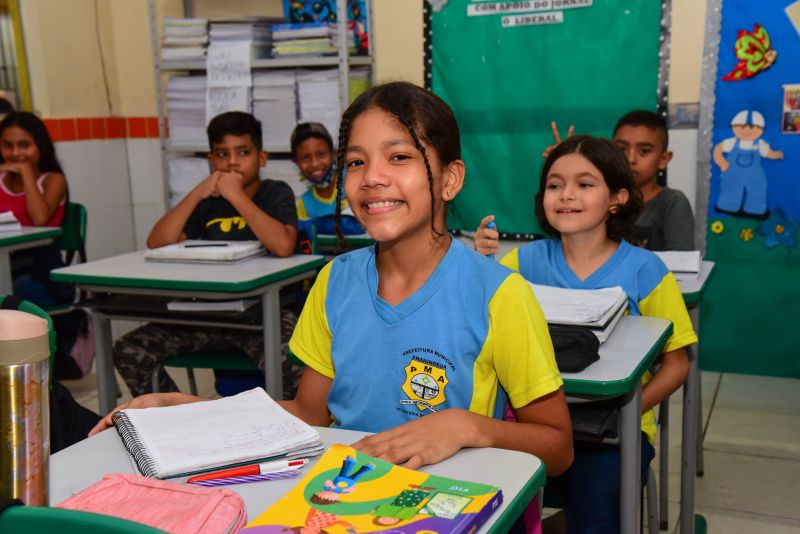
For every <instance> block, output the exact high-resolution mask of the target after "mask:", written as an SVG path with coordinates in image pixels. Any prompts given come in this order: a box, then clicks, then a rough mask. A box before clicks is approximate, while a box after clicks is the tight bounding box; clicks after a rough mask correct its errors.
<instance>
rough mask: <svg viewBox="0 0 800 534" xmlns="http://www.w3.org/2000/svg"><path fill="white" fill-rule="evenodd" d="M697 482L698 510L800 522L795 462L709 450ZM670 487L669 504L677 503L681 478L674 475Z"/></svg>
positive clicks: (798, 465)
mask: <svg viewBox="0 0 800 534" xmlns="http://www.w3.org/2000/svg"><path fill="white" fill-rule="evenodd" d="M670 471H672V469H670ZM694 480H695V507H696V508H697V509H698V510H702V509H705V508H717V509H721V510H725V511H726V513H727V511H731V512H736V513H745V514H757V515H763V516H772V517H774V518H779V519H781V520H784V521H785V520H792V521H800V507H798V506H797V495H800V462H798V461H796V460H783V459H776V458H765V457H762V456H755V455H752V454H732V453H727V452H719V451H713V450H706V452H705V476H703V477H702V478H695V479H694ZM669 484H670V490H669V491H670V501H678V500H679V498H680V477H679V476H678V475H677V474H673V473H671V474H670V480H669ZM710 532H725V531H724V530H716V529H715V530H710Z"/></svg>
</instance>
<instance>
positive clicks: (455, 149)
mask: <svg viewBox="0 0 800 534" xmlns="http://www.w3.org/2000/svg"><path fill="white" fill-rule="evenodd" d="M376 108H377V109H380V110H383V111H385V112H386V113H388V114H389V115H391V116H393V117H394V118H395V119H396V120H397V121H398V123H399V124H400V125H402V126H403V127H404V128H405V129H406V130H407V131H408V133H409V135H410V136H411V139H412V141H413V142H414V146H415V147H416V149H417V150H419V151H420V153H421V154H422V159H423V161H424V162H425V171H426V173H427V175H428V191H429V192H430V195H431V232H432V234H433V235H434V236H435V238H436V239H438V238H440V237H442V236H443V235H444V233H443V232H440V231H439V230H438V229H437V228H436V227H435V225H434V213H435V208H436V202H435V198H434V193H433V171H432V169H431V164H430V159H429V158H428V153H427V151H426V150H425V146H424V145H423V144H422V143H423V141H424V142H425V144H427V145H428V146H429V147H431V148H432V149H433V150H434V151H435V152H436V155H437V156H438V159H439V163H440V165H441V166H442V168H444V167H445V166H447V165H448V164H450V163H452V162H453V161H456V160H459V159H461V137H460V134H459V131H458V123H457V122H456V118H455V115H453V111H452V110H451V109H450V106H448V105H447V103H446V102H445V101H444V100H442V99H441V98H439V97H438V96H436V95H435V94H433V93H431V92H430V91H427V90H425V89H423V88H422V87H418V86H416V85H414V84H412V83H408V82H389V83H384V84H380V85H376V86H373V87H372V88H370V89H368V90H367V91H366V92H364V93H362V94H361V95H360V96H359V97H358V98H356V99H355V100H354V101H353V103H352V104H350V106H349V107H348V108H347V109H346V110H345V112H344V114H343V115H342V122H341V124H340V126H339V143H338V148H337V151H336V169H337V171H336V173H337V175H336V237H337V241H338V243H339V246H340V247H344V246H346V245H347V239H346V238H345V237H344V236H343V235H342V233H341V229H340V221H341V216H342V209H341V202H342V191H343V187H344V185H343V184H344V180H345V179H346V178H347V176H346V174H347V169H346V165H345V157H344V156H345V152H346V151H347V143H348V141H349V139H350V131H351V129H352V126H353V122H354V121H355V120H356V118H358V116H360V115H361V114H363V113H365V112H366V111H369V110H371V109H376Z"/></svg>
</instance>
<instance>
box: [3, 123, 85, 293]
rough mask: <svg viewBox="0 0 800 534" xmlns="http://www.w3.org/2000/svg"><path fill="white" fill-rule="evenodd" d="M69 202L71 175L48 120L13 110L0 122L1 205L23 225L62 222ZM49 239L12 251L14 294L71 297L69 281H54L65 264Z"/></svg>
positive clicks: (44, 224) (71, 291)
mask: <svg viewBox="0 0 800 534" xmlns="http://www.w3.org/2000/svg"><path fill="white" fill-rule="evenodd" d="M66 202H67V180H66V178H65V177H64V171H63V170H62V169H61V165H60V164H59V162H58V159H57V158H56V151H55V147H54V146H53V141H52V139H50V135H49V134H48V132H47V128H46V127H45V125H44V123H43V122H42V121H41V119H39V118H38V117H37V116H36V115H34V114H33V113H29V112H25V111H17V112H12V113H9V114H8V115H6V116H5V118H4V119H3V120H2V122H0V211H12V212H13V213H14V215H15V216H16V218H17V219H18V220H19V222H20V223H22V225H23V226H60V225H61V221H62V219H63V218H64V209H65V207H66ZM63 265H64V263H63V260H62V258H61V253H60V251H59V250H58V248H56V247H55V246H52V245H49V246H44V247H37V248H34V249H28V250H24V251H19V252H17V253H14V254H13V255H12V266H14V267H15V268H14V273H13V274H14V294H15V295H17V296H18V297H21V298H24V299H27V300H30V301H32V302H34V303H35V304H38V305H39V306H51V305H53V304H56V303H58V302H61V301H63V302H68V301H70V300H71V299H72V297H73V296H74V293H73V291H74V290H73V289H72V287H71V286H70V285H68V284H57V283H53V282H50V280H49V273H50V271H51V270H52V269H55V268H57V267H61V266H63Z"/></svg>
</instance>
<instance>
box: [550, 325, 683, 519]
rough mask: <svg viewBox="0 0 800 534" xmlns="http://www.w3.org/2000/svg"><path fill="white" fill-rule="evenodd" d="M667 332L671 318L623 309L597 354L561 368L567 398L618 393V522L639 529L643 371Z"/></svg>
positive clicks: (654, 356) (662, 345) (647, 366)
mask: <svg viewBox="0 0 800 534" xmlns="http://www.w3.org/2000/svg"><path fill="white" fill-rule="evenodd" d="M670 335H672V323H671V322H669V321H667V320H666V319H659V318H656V317H639V316H636V317H634V316H630V315H626V316H624V317H622V319H621V320H620V322H619V323H618V324H617V326H616V327H615V328H614V331H613V332H612V333H611V336H609V338H608V339H607V340H606V342H605V343H603V344H602V345H600V351H599V353H600V359H599V360H597V361H596V362H594V363H593V364H591V365H590V366H589V367H587V368H586V369H584V370H583V371H581V372H579V373H562V374H561V377H562V378H563V379H564V392H565V393H566V394H567V395H568V396H569V397H570V399H571V400H573V401H574V400H575V399H576V398H577V399H586V400H598V399H605V398H617V399H618V402H619V405H620V435H619V445H620V455H621V460H620V526H621V532H622V533H623V534H634V533H636V532H638V531H639V522H640V519H639V518H640V515H641V510H640V508H639V496H640V491H641V489H640V488H641V486H640V480H641V469H642V466H641V455H642V451H641V438H642V375H644V372H645V371H646V370H647V369H648V368H649V367H650V365H651V364H652V363H653V361H654V360H655V359H656V357H657V356H658V355H659V354H660V353H661V350H662V348H663V347H664V344H665V343H666V341H667V339H669V336H670Z"/></svg>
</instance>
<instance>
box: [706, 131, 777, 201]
mask: <svg viewBox="0 0 800 534" xmlns="http://www.w3.org/2000/svg"><path fill="white" fill-rule="evenodd" d="M752 145H753V146H752V148H750V149H746V148H742V146H741V139H737V140H736V141H735V142H734V144H733V149H732V150H731V151H730V152H729V153H728V154H727V158H726V159H727V160H728V163H730V167H729V168H728V170H727V171H725V172H723V173H722V174H721V175H720V182H719V197H718V198H717V209H718V210H720V211H726V212H731V213H736V212H738V211H739V210H742V211H744V212H745V213H747V214H750V215H762V214H764V213H765V212H766V211H767V175H766V174H765V173H764V167H763V166H762V165H761V153H760V152H759V146H758V143H757V142H755V143H752Z"/></svg>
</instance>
